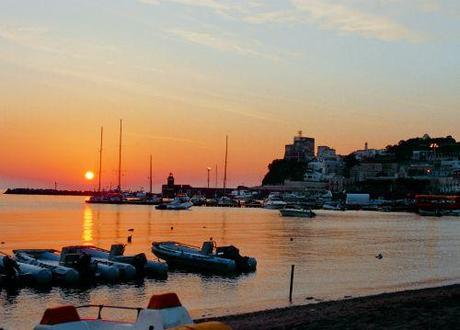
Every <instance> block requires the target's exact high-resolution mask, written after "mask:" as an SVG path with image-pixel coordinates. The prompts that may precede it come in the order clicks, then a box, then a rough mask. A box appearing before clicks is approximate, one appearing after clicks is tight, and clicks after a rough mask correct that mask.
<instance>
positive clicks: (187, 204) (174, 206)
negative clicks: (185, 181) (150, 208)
mask: <svg viewBox="0 0 460 330" xmlns="http://www.w3.org/2000/svg"><path fill="white" fill-rule="evenodd" d="M192 206H193V203H192V202H191V201H190V198H188V197H187V196H178V197H175V198H174V199H173V200H172V202H170V203H168V204H160V205H157V206H156V207H155V208H156V209H158V210H188V209H189V208H191V207H192Z"/></svg>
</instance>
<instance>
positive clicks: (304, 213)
mask: <svg viewBox="0 0 460 330" xmlns="http://www.w3.org/2000/svg"><path fill="white" fill-rule="evenodd" d="M280 213H281V216H283V217H297V218H313V217H315V216H316V213H315V212H313V211H312V210H310V209H303V208H298V207H286V208H284V209H281V210H280Z"/></svg>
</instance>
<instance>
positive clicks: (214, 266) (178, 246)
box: [152, 241, 257, 273]
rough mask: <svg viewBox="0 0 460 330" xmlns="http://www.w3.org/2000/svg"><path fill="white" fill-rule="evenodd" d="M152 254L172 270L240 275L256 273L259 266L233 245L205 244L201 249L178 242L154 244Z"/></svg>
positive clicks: (208, 242)
mask: <svg viewBox="0 0 460 330" xmlns="http://www.w3.org/2000/svg"><path fill="white" fill-rule="evenodd" d="M152 252H153V254H155V255H156V256H157V257H158V258H160V259H163V260H166V262H167V263H168V265H169V266H170V267H171V268H183V269H188V270H192V271H202V272H214V273H238V272H251V271H255V270H256V266H257V261H256V259H255V258H251V257H245V256H241V255H240V253H239V250H238V249H237V248H236V247H234V246H233V245H231V246H222V247H216V245H215V242H214V241H206V242H203V246H202V248H201V249H200V248H199V247H194V246H190V245H186V244H182V243H178V242H153V243H152Z"/></svg>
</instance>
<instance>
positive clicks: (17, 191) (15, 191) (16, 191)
mask: <svg viewBox="0 0 460 330" xmlns="http://www.w3.org/2000/svg"><path fill="white" fill-rule="evenodd" d="M4 194H11V195H61V196H92V195H94V191H81V190H55V189H35V188H8V189H7V190H6V191H5V192H4Z"/></svg>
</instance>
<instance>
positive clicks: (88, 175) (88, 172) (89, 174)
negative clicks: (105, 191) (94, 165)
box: [85, 171, 94, 180]
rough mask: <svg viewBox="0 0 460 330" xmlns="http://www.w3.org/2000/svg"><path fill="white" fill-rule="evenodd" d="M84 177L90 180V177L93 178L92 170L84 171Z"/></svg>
mask: <svg viewBox="0 0 460 330" xmlns="http://www.w3.org/2000/svg"><path fill="white" fill-rule="evenodd" d="M85 179H86V180H92V179H94V172H93V171H86V173H85Z"/></svg>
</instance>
